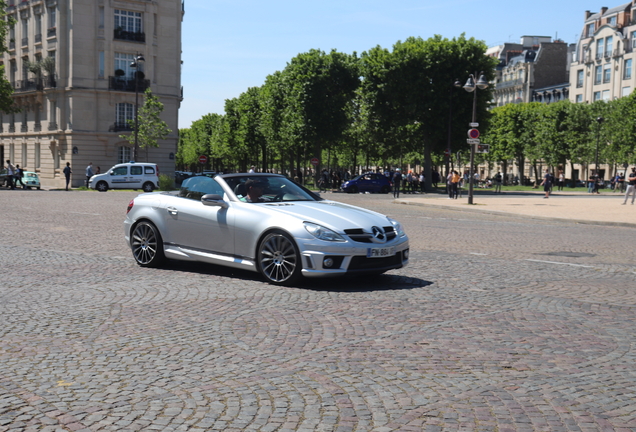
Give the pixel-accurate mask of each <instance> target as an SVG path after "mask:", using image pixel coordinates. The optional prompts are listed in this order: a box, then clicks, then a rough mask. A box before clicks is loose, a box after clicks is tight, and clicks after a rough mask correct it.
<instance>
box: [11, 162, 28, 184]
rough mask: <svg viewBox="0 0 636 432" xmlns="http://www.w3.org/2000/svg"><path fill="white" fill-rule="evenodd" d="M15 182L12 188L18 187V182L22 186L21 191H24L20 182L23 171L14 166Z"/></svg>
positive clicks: (18, 166) (16, 165)
mask: <svg viewBox="0 0 636 432" xmlns="http://www.w3.org/2000/svg"><path fill="white" fill-rule="evenodd" d="M14 177H15V182H14V186H18V182H20V184H21V185H22V189H26V186H25V185H24V182H23V181H22V177H24V170H23V169H22V168H20V165H18V164H15V174H14Z"/></svg>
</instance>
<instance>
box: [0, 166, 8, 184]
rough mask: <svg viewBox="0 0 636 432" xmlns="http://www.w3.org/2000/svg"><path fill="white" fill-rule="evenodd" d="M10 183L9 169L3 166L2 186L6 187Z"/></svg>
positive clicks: (0, 182)
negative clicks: (8, 179)
mask: <svg viewBox="0 0 636 432" xmlns="http://www.w3.org/2000/svg"><path fill="white" fill-rule="evenodd" d="M8 185H9V183H8V182H7V169H6V168H2V169H1V170H0V186H2V187H5V186H8Z"/></svg>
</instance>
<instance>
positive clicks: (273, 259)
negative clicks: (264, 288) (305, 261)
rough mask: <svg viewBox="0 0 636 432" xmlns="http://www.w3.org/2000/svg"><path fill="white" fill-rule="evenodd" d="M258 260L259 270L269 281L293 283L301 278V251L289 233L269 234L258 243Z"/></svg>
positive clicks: (278, 283)
mask: <svg viewBox="0 0 636 432" xmlns="http://www.w3.org/2000/svg"><path fill="white" fill-rule="evenodd" d="M256 260H257V263H258V270H259V271H260V273H261V274H262V275H263V276H264V277H265V279H267V281H268V282H269V283H272V284H274V285H291V284H293V283H294V282H296V281H297V280H298V279H299V278H300V271H301V262H300V253H299V252H298V247H297V246H296V243H295V242H294V240H293V239H292V238H291V237H290V236H289V235H288V234H285V233H283V232H279V231H275V232H271V233H269V234H267V235H266V236H265V237H264V238H263V240H261V242H260V243H259V245H258V252H257V254H256Z"/></svg>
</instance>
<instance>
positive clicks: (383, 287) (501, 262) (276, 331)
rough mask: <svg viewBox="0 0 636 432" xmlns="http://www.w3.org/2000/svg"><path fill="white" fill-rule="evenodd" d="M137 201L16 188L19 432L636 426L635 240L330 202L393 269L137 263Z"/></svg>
mask: <svg viewBox="0 0 636 432" xmlns="http://www.w3.org/2000/svg"><path fill="white" fill-rule="evenodd" d="M135 195H136V194H135V193H132V192H108V193H105V194H100V193H97V192H63V191H5V190H0V200H1V202H2V209H3V210H2V218H0V226H1V227H2V231H1V232H2V237H1V238H0V254H1V255H2V264H1V265H0V280H1V281H2V282H0V432H3V431H51V432H57V431H209V430H224V431H242V430H248V431H296V430H298V431H343V432H345V431H377V432H384V431H394V430H401V431H420V430H425V431H501V432H503V431H612V430H615V431H636V367H635V361H636V351H635V348H636V334H635V332H634V319H635V317H636V316H635V311H636V265H635V262H636V258H635V252H636V247H635V246H634V238H635V236H634V228H628V227H609V226H585V225H577V224H571V223H568V222H553V221H537V220H527V221H526V220H521V219H519V218H508V217H506V216H496V215H486V214H474V213H461V212H455V211H452V210H447V209H440V208H428V207H418V206H405V205H396V204H394V203H393V202H392V199H391V198H390V197H388V196H386V195H343V194H327V197H328V198H333V199H337V200H341V201H344V202H349V203H352V204H356V205H363V206H365V207H368V208H372V209H376V210H378V211H381V212H384V213H387V214H390V215H391V216H393V217H396V218H397V219H398V220H400V221H401V222H403V224H404V225H405V228H406V229H407V232H408V234H409V236H410V238H411V247H412V249H411V263H410V265H409V266H408V267H406V268H404V269H400V270H398V271H392V272H389V273H387V274H386V275H383V276H381V277H374V278H348V279H338V280H322V281H315V280H312V281H309V282H307V283H305V284H303V285H301V286H299V287H294V288H281V287H275V286H271V285H268V284H265V283H264V282H263V281H261V279H260V278H259V276H258V275H257V274H255V273H249V272H241V271H236V270H231V269H224V268H220V267H215V266H210V265H202V264H196V263H186V264H183V263H174V262H173V263H170V264H169V265H168V266H167V267H166V268H164V269H146V268H141V267H138V266H137V265H135V264H134V261H133V259H132V257H131V256H130V251H129V250H128V248H127V247H126V245H125V244H124V241H123V232H122V231H123V229H122V222H123V218H124V214H125V210H126V206H127V204H128V202H129V200H130V199H131V198H132V197H134V196H135Z"/></svg>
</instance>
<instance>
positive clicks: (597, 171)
mask: <svg viewBox="0 0 636 432" xmlns="http://www.w3.org/2000/svg"><path fill="white" fill-rule="evenodd" d="M604 121H605V119H604V118H603V117H598V118H597V119H596V122H597V123H598V130H597V131H596V161H595V162H594V167H595V168H596V181H597V183H598V179H599V170H598V145H599V141H600V140H601V123H603V122H604Z"/></svg>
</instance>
